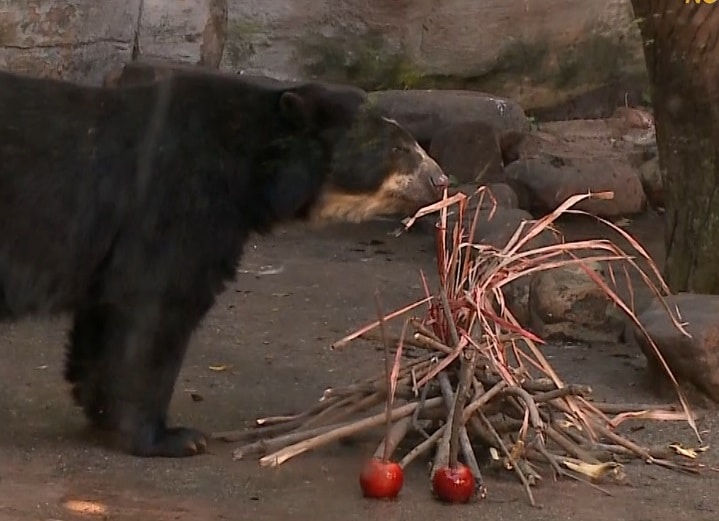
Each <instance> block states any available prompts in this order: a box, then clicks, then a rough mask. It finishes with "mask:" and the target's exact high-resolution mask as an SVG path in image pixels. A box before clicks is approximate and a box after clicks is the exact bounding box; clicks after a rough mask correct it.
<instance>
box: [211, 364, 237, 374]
mask: <svg viewBox="0 0 719 521" xmlns="http://www.w3.org/2000/svg"><path fill="white" fill-rule="evenodd" d="M208 369H209V370H210V371H215V372H218V373H219V372H221V371H227V370H228V369H232V365H211V366H210V367H208Z"/></svg>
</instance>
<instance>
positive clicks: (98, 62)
mask: <svg viewBox="0 0 719 521" xmlns="http://www.w3.org/2000/svg"><path fill="white" fill-rule="evenodd" d="M140 4H141V0H122V1H119V0H116V1H103V2H98V1H97V0H37V1H33V2H19V1H18V2H4V5H3V8H2V9H0V68H2V69H5V70H10V71H14V72H20V73H24V74H29V75H33V76H43V77H51V78H66V79H70V80H74V81H77V82H82V83H89V84H98V83H100V82H101V81H102V78H103V77H104V75H105V74H106V72H107V71H108V70H109V69H111V68H113V67H116V66H117V65H119V64H121V63H124V62H126V61H129V60H130V58H131V56H132V49H133V44H134V39H135V34H136V32H137V27H138V23H139V17H140Z"/></svg>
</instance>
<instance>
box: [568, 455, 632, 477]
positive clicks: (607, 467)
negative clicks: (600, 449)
mask: <svg viewBox="0 0 719 521" xmlns="http://www.w3.org/2000/svg"><path fill="white" fill-rule="evenodd" d="M562 463H564V466H565V467H567V468H568V469H569V470H573V471H575V472H579V473H580V474H584V475H585V476H587V477H589V478H590V479H592V480H595V481H599V480H601V479H602V478H603V477H604V476H605V475H607V474H608V473H610V472H612V473H616V472H617V470H618V469H620V468H621V467H622V465H621V464H619V463H616V462H614V461H607V462H606V463H596V464H592V463H584V462H582V463H574V462H573V461H569V460H564V461H562Z"/></svg>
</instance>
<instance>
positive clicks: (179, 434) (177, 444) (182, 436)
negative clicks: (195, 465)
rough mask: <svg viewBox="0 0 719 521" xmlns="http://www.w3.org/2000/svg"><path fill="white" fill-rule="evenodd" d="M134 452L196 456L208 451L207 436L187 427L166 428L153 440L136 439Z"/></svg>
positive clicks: (136, 453)
mask: <svg viewBox="0 0 719 521" xmlns="http://www.w3.org/2000/svg"><path fill="white" fill-rule="evenodd" d="M145 440H147V438H145ZM132 452H133V454H135V455H136V456H142V457H147V458H186V457H188V456H196V455H198V454H203V453H205V452H207V436H205V435H204V434H203V433H201V432H200V431H197V430H195V429H190V428H187V427H173V428H171V429H167V428H165V429H163V430H162V431H161V432H158V433H156V435H155V436H154V440H153V441H144V440H142V439H140V440H137V439H136V442H135V444H134V447H133V450H132Z"/></svg>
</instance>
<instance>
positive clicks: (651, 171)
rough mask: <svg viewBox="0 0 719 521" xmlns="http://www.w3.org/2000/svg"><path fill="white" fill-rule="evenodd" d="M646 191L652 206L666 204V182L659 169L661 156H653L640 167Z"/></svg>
mask: <svg viewBox="0 0 719 521" xmlns="http://www.w3.org/2000/svg"><path fill="white" fill-rule="evenodd" d="M639 177H640V179H641V180H642V187H643V188H644V193H645V194H647V200H648V201H649V203H650V204H651V205H652V206H655V207H656V206H659V207H661V206H664V182H663V181H662V172H661V170H660V169H659V157H656V156H655V157H653V158H652V159H650V160H648V161H646V162H645V163H644V164H642V165H641V166H640V167H639Z"/></svg>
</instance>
